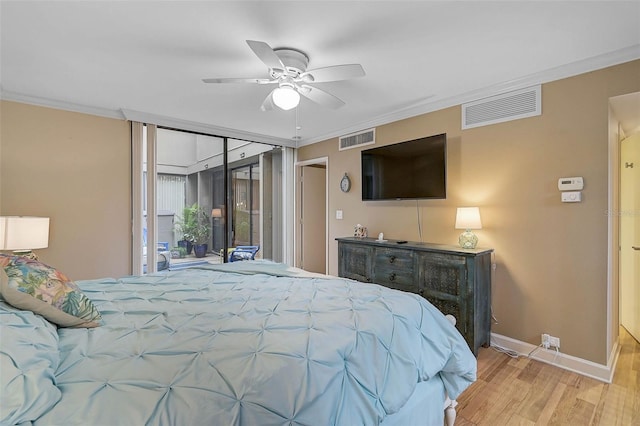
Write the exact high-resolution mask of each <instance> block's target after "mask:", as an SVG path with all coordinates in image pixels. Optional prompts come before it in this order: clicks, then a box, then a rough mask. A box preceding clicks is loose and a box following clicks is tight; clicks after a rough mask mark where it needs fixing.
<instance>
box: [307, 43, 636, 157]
mask: <svg viewBox="0 0 640 426" xmlns="http://www.w3.org/2000/svg"><path fill="white" fill-rule="evenodd" d="M637 59H640V43H639V44H634V45H632V46H629V47H626V48H623V49H620V50H616V51H613V52H609V53H606V54H603V55H599V56H594V57H591V58H587V59H583V60H580V61H576V62H572V63H570V64H566V65H562V66H559V67H555V68H551V69H548V70H545V71H542V72H539V73H535V74H530V75H528V76H525V77H522V78H518V79H515V80H511V81H506V82H503V83H499V84H495V85H492V86H489V87H485V88H481V89H478V90H473V91H470V92H465V93H459V94H457V95H454V96H450V97H447V98H442V99H437V98H435V99H434V98H433V97H429V98H428V99H425V100H423V101H420V102H416V103H415V104H413V105H410V106H407V107H405V108H402V109H399V110H396V111H393V112H391V113H389V114H384V115H380V116H377V117H375V118H372V119H371V120H366V121H362V122H359V123H356V124H354V125H353V126H349V127H345V128H343V129H341V130H339V131H336V132H331V133H326V134H324V135H320V136H317V137H313V138H309V139H304V140H301V141H299V143H298V147H302V146H305V145H311V144H314V143H317V142H322V141H325V140H327V139H332V138H336V137H340V136H344V135H347V134H350V133H354V132H358V131H361V130H362V129H369V128H371V127H376V126H381V125H383V124H388V123H393V122H395V121H400V120H404V119H407V118H411V117H415V116H418V115H422V114H427V113H429V112H434V111H438V110H441V109H444V108H449V107H452V106H457V105H462V104H464V103H466V102H471V101H477V100H480V99H483V98H488V97H490V96H495V95H498V94H501V93H505V92H510V91H512V90H518V89H523V88H526V87H529V86H534V85H538V84H543V83H548V82H551V81H556V80H561V79H563V78H568V77H573V76H576V75H579V74H584V73H587V72H590V71H596V70H599V69H603V68H607V67H610V66H614V65H618V64H622V63H625V62H630V61H634V60H637Z"/></svg>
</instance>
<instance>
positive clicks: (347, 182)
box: [340, 173, 351, 192]
mask: <svg viewBox="0 0 640 426" xmlns="http://www.w3.org/2000/svg"><path fill="white" fill-rule="evenodd" d="M350 189H351V179H349V176H347V174H346V173H345V174H344V176H342V180H341V181H340V190H341V191H342V192H349V190H350Z"/></svg>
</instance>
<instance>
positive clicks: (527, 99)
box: [462, 85, 542, 129]
mask: <svg viewBox="0 0 640 426" xmlns="http://www.w3.org/2000/svg"><path fill="white" fill-rule="evenodd" d="M541 98H542V96H541V86H540V85H538V86H533V87H528V88H526V89H520V90H515V91H513V92H508V93H503V94H501V95H496V96H492V97H490V98H484V99H480V100H479V101H474V102H468V103H466V104H463V105H462V129H471V128H473V127H480V126H488V125H489V124H496V123H502V122H505V121H511V120H517V119H520V118H526V117H533V116H536V115H540V114H542V102H541Z"/></svg>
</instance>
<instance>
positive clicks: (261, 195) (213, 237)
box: [132, 123, 283, 273]
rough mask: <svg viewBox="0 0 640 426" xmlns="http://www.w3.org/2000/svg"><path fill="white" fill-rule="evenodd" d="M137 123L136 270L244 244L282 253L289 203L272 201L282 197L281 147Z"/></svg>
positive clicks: (220, 255)
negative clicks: (281, 205)
mask: <svg viewBox="0 0 640 426" xmlns="http://www.w3.org/2000/svg"><path fill="white" fill-rule="evenodd" d="M133 130H134V137H133V138H132V140H133V148H134V155H133V158H134V163H136V164H138V167H136V166H135V164H134V179H133V183H134V191H133V194H134V202H133V207H134V259H133V266H134V268H133V271H134V273H148V272H156V271H161V270H172V269H182V268H185V267H190V266H194V265H198V264H202V263H205V262H209V263H211V262H213V263H221V262H226V261H228V255H229V253H230V252H231V251H232V250H233V249H234V247H236V246H238V245H255V246H260V251H259V252H258V254H257V256H256V257H257V258H268V259H273V260H276V261H281V260H282V259H283V253H282V247H283V244H282V238H283V234H282V228H283V227H282V214H281V213H280V212H281V211H282V210H281V209H274V207H273V206H274V203H275V204H277V203H282V198H281V196H280V194H281V193H282V187H280V188H275V187H274V183H275V184H276V185H277V184H278V183H279V184H280V185H281V184H282V179H281V176H280V175H281V173H282V158H283V156H282V154H281V148H280V147H277V146H272V145H268V144H262V143H256V142H249V141H243V140H236V139H229V138H222V137H216V136H211V135H203V134H197V133H191V132H182V131H177V130H173V129H163V128H156V126H151V125H150V126H142V125H140V123H134V126H133ZM264 165H266V167H265V166H264ZM265 173H268V174H269V175H268V176H265ZM265 182H266V183H268V186H266V187H265V185H264V183H265ZM265 213H266V214H265ZM274 213H275V214H274ZM226 218H230V220H226ZM265 230H266V232H265ZM151 247H153V248H154V249H151Z"/></svg>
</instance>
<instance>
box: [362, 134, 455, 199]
mask: <svg viewBox="0 0 640 426" xmlns="http://www.w3.org/2000/svg"><path fill="white" fill-rule="evenodd" d="M361 157H362V169H361V170H362V200H363V201H374V200H418V199H444V198H447V134H446V133H443V134H441V135H434V136H429V137H425V138H420V139H414V140H410V141H406V142H400V143H395V144H392V145H386V146H381V147H378V148H372V149H366V150H363V151H362V153H361Z"/></svg>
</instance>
